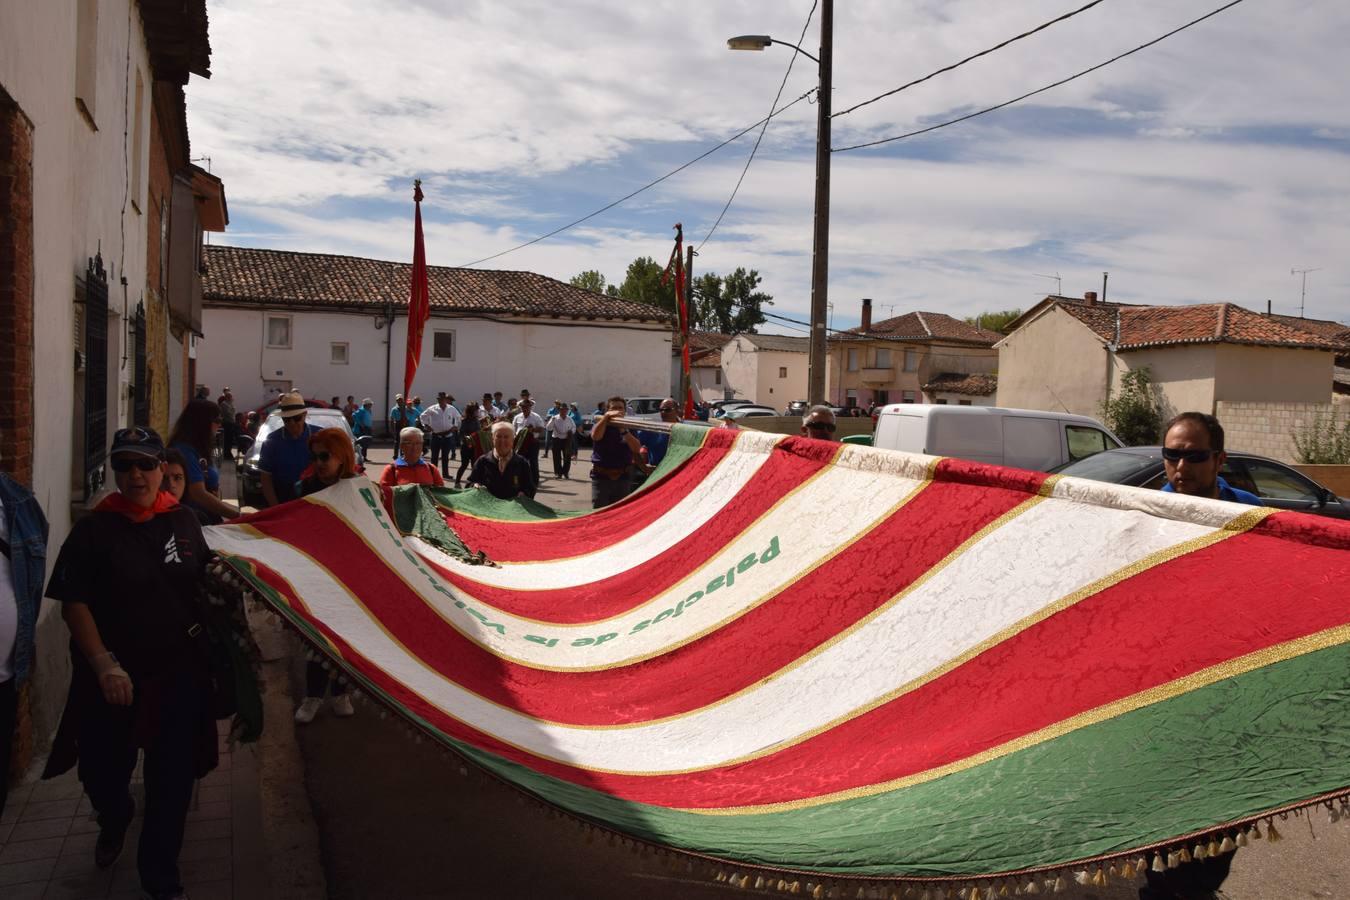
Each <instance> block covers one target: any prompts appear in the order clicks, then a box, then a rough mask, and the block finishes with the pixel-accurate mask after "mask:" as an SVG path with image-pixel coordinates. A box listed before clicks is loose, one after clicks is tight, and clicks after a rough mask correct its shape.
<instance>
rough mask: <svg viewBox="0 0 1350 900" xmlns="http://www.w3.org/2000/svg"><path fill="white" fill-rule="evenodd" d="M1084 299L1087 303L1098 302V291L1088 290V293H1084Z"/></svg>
mask: <svg viewBox="0 0 1350 900" xmlns="http://www.w3.org/2000/svg"><path fill="white" fill-rule="evenodd" d="M1083 300H1084V301H1085V302H1086V303H1088V304H1089V305H1091V304H1094V303H1096V302H1097V292H1096V291H1087V292H1086V293H1084V294H1083Z"/></svg>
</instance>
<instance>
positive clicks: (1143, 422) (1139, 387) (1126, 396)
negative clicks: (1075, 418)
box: [1102, 366, 1163, 447]
mask: <svg viewBox="0 0 1350 900" xmlns="http://www.w3.org/2000/svg"><path fill="white" fill-rule="evenodd" d="M1102 421H1103V422H1105V423H1106V426H1107V427H1108V428H1110V429H1111V430H1112V431H1114V432H1115V433H1116V437H1118V438H1120V439H1121V440H1122V441H1124V442H1125V445H1126V446H1127V447H1138V446H1140V445H1143V444H1156V443H1158V442H1159V441H1160V440H1161V439H1162V424H1163V421H1162V410H1161V409H1160V407H1159V403H1158V395H1157V389H1156V388H1155V387H1154V386H1153V377H1152V375H1151V374H1150V372H1149V370H1148V366H1144V367H1143V368H1142V369H1132V370H1131V371H1129V372H1126V373H1125V374H1124V375H1122V376H1120V391H1119V393H1117V394H1116V396H1114V397H1110V398H1108V399H1107V400H1106V402H1105V403H1103V404H1102Z"/></svg>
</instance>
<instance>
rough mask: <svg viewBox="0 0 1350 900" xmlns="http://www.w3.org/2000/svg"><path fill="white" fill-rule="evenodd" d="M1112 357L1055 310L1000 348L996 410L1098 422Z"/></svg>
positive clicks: (1079, 326) (1081, 326)
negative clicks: (1068, 415) (1043, 412)
mask: <svg viewBox="0 0 1350 900" xmlns="http://www.w3.org/2000/svg"><path fill="white" fill-rule="evenodd" d="M1107 365H1108V354H1107V351H1106V348H1105V346H1104V345H1103V344H1102V342H1101V341H1100V340H1098V338H1097V336H1096V335H1095V334H1093V333H1092V331H1091V330H1089V329H1088V327H1087V326H1086V325H1084V324H1083V323H1082V322H1079V321H1078V320H1077V319H1075V318H1074V317H1073V316H1071V315H1069V314H1068V313H1066V312H1064V311H1063V310H1061V309H1058V308H1054V307H1051V308H1049V309H1047V310H1046V311H1045V312H1044V313H1043V314H1042V315H1041V316H1039V317H1038V318H1036V319H1034V320H1032V321H1031V322H1028V323H1027V324H1025V325H1023V326H1022V327H1021V328H1019V329H1017V331H1015V332H1013V333H1012V334H1010V335H1008V337H1006V338H1004V339H1003V340H1002V341H1000V342H999V345H998V394H997V405H999V406H1004V407H1009V408H1011V409H1040V410H1047V411H1050V412H1070V413H1076V414H1078V415H1084V416H1093V417H1096V416H1098V415H1100V414H1101V404H1102V401H1103V400H1105V399H1106V379H1107Z"/></svg>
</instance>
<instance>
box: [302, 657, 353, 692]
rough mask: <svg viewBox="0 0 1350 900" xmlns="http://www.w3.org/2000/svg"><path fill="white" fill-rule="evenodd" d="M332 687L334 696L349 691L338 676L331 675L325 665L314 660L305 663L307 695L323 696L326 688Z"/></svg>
mask: <svg viewBox="0 0 1350 900" xmlns="http://www.w3.org/2000/svg"><path fill="white" fill-rule="evenodd" d="M328 687H331V688H332V689H333V691H332V693H333V696H334V697H339V696H341V695H343V694H345V693H347V689H346V688H345V687H343V686H342V685H341V684H339V683H338V680H337V679H336V678H331V677H329V675H328V673H327V672H325V671H324V669H323V666H322V665H320V664H319V663H316V662H314V661H313V660H311V661H309V662H307V663H305V696H306V697H320V698H322V697H323V692H324V689H325V688H328Z"/></svg>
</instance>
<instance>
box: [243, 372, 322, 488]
mask: <svg viewBox="0 0 1350 900" xmlns="http://www.w3.org/2000/svg"><path fill="white" fill-rule="evenodd" d="M278 412H279V413H280V415H281V427H280V428H278V429H277V430H276V431H273V432H272V433H271V434H269V435H267V440H265V441H263V445H262V451H261V452H260V453H259V454H258V468H259V470H261V474H262V492H263V497H264V498H266V500H267V505H268V506H277V505H278V504H281V503H285V502H286V501H287V500H294V499H295V498H296V493H295V483H296V482H297V481H299V480H300V475H301V473H303V472H304V471H305V469H306V468H308V467H309V439H310V437H311V436H313V435H314V434H315V433H316V432H317V431H318V430H319V429H318V428H316V427H315V426H313V425H307V424H305V415H306V408H305V398H304V396H303V395H301V394H300V393H299V392H298V391H290V392H288V393H285V394H282V395H281V398H280V402H279V405H278Z"/></svg>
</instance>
